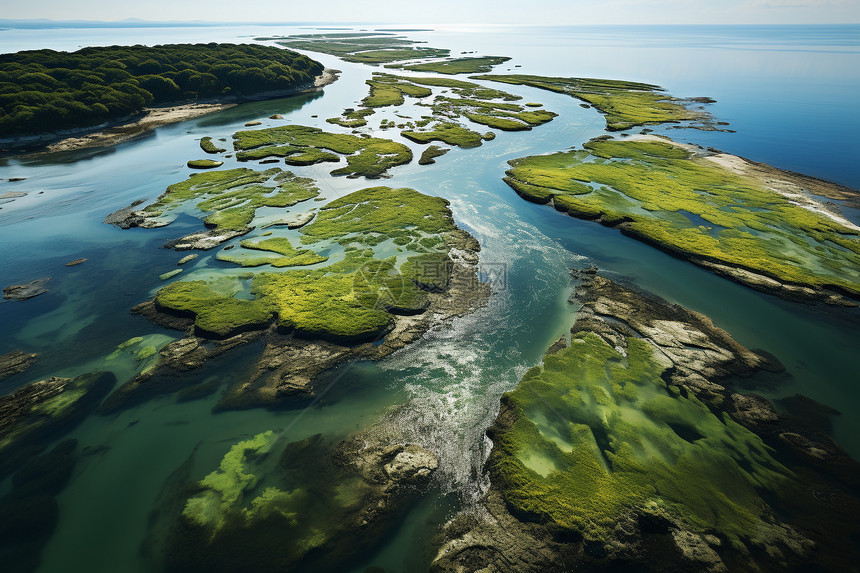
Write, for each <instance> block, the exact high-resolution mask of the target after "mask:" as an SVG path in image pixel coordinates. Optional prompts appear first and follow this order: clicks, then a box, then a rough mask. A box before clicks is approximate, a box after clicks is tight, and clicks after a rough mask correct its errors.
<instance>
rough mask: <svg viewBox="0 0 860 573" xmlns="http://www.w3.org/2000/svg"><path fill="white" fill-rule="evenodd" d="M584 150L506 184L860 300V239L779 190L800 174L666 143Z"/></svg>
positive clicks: (735, 264) (521, 172) (519, 169)
mask: <svg viewBox="0 0 860 573" xmlns="http://www.w3.org/2000/svg"><path fill="white" fill-rule="evenodd" d="M584 147H585V150H582V151H569V152H564V153H556V154H552V155H545V156H535V157H526V158H523V159H516V160H513V161H511V162H510V165H511V169H510V170H509V171H508V172H507V177H506V178H505V181H506V182H507V183H508V185H510V186H511V187H512V188H513V189H514V190H516V191H517V193H519V194H520V195H521V196H523V197H524V198H526V199H528V200H531V201H534V202H538V203H549V202H550V201H551V202H552V203H553V205H554V206H555V208H556V209H558V210H560V211H563V212H566V213H569V214H570V215H573V216H576V217H580V218H586V219H599V220H600V221H601V222H602V223H604V224H608V225H614V226H618V227H619V228H620V229H621V230H622V231H623V232H624V233H625V234H628V235H631V236H633V237H635V238H638V239H640V240H643V241H645V242H648V243H649V244H654V245H657V246H659V247H660V248H662V249H665V250H667V251H670V252H673V253H676V254H678V255H680V256H683V257H685V258H688V259H692V260H694V261H695V262H697V263H699V264H703V265H704V266H708V264H710V263H716V264H718V265H724V266H728V267H731V268H738V269H743V270H746V271H750V272H752V273H756V274H757V275H760V276H762V277H765V278H769V279H773V280H775V281H780V282H782V283H788V284H789V285H802V286H805V287H812V288H817V289H828V290H836V291H840V292H845V293H848V294H849V295H851V296H854V297H857V296H860V276H858V273H857V271H856V269H857V268H860V229H857V227H855V226H849V225H850V223H847V222H846V221H844V220H840V219H838V218H835V217H832V216H829V215H828V214H826V213H823V212H822V211H820V210H816V209H815V208H814V205H813V204H812V203H808V204H800V203H799V201H800V198H799V197H802V193H800V192H799V191H798V192H796V193H795V194H790V193H780V192H778V191H776V190H774V186H776V185H778V184H779V182H780V180H781V178H789V179H790V178H791V177H792V175H791V174H787V173H785V172H779V171H778V170H774V169H773V168H769V169H770V170H769V171H767V170H765V171H760V172H752V171H748V172H747V171H744V170H745V169H747V170H749V169H752V168H753V167H755V169H758V170H762V169H764V168H763V167H762V166H759V165H757V166H751V164H748V163H746V162H743V160H740V159H739V158H735V157H733V156H716V157H709V156H706V155H703V154H701V153H698V154H697V153H694V152H693V151H691V150H689V149H686V148H683V147H681V146H678V145H676V144H673V142H671V141H669V140H660V139H656V138H651V139H640V140H635V141H631V140H626V141H614V140H592V141H591V142H588V143H586V144H585V146H584ZM726 161H729V162H730V163H729V165H728V166H726V164H725V162H726ZM732 166H734V167H732ZM765 167H766V166H765ZM735 278H737V280H741V281H742V282H744V280H745V279H744V278H743V276H736V277H735Z"/></svg>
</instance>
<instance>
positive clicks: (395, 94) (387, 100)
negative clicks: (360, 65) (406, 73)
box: [361, 73, 433, 108]
mask: <svg viewBox="0 0 860 573" xmlns="http://www.w3.org/2000/svg"><path fill="white" fill-rule="evenodd" d="M366 83H367V85H368V86H370V94H369V95H368V96H367V97H366V98H364V99H363V100H362V102H361V104H362V105H363V106H365V107H369V108H374V107H386V106H390V105H394V106H398V105H403V102H404V96H410V97H415V98H423V97H427V96H429V95H432V94H433V91H432V90H430V89H428V88H426V87H424V86H419V85H415V84H414V83H412V82H410V81H406V79H405V78H399V77H397V76H392V75H388V74H379V73H376V74H374V76H373V79H371V80H367V82H366Z"/></svg>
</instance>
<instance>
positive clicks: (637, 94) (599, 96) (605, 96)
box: [471, 74, 713, 131]
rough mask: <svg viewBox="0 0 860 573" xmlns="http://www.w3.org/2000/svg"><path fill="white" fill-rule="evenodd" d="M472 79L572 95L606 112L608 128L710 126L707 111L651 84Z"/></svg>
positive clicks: (513, 76) (511, 77)
mask: <svg viewBox="0 0 860 573" xmlns="http://www.w3.org/2000/svg"><path fill="white" fill-rule="evenodd" d="M471 79H482V80H491V81H496V82H501V83H506V84H513V85H525V86H531V87H535V88H539V89H544V90H549V91H553V92H557V93H563V94H567V95H569V96H571V97H575V98H577V99H580V100H582V101H584V102H587V103H588V104H590V105H592V106H594V107H595V108H596V109H598V110H600V111H601V112H602V113H603V114H604V115H605V116H606V129H607V130H609V131H620V130H624V129H629V128H631V127H635V126H637V125H654V124H660V123H667V122H673V123H674V122H681V121H689V122H699V124H698V125H690V127H696V128H700V129H713V127H712V118H711V116H710V115H709V114H708V113H706V112H703V111H697V110H692V109H689V108H688V107H687V104H688V103H689V100H682V99H678V98H675V97H672V96H670V95H668V94H666V93H664V92H663V90H662V88H660V86H656V85H652V84H644V83H639V82H626V81H620V80H603V79H593V78H556V77H545V76H529V75H519V74H508V75H483V76H473V77H472V78H471Z"/></svg>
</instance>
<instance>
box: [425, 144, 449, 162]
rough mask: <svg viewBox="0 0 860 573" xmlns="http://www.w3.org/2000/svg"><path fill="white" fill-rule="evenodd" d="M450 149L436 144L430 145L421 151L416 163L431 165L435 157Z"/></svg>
mask: <svg viewBox="0 0 860 573" xmlns="http://www.w3.org/2000/svg"><path fill="white" fill-rule="evenodd" d="M449 151H450V149H446V148H444V147H439V146H438V145H430V146H428V147H427V148H426V149H425V150H424V151H422V152H421V157H420V158H419V159H418V165H432V164H433V163H436V158H437V157H441V156H443V155H445V154H446V153H448V152H449Z"/></svg>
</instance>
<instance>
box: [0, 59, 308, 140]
mask: <svg viewBox="0 0 860 573" xmlns="http://www.w3.org/2000/svg"><path fill="white" fill-rule="evenodd" d="M322 71H323V65H322V64H321V63H319V62H317V61H315V60H312V59H310V58H308V57H307V56H303V55H300V54H297V53H295V52H291V51H289V50H284V49H280V48H274V47H267V46H256V45H249V44H239V45H237V44H214V43H212V44H167V45H163V46H154V47H146V46H109V47H99V48H84V49H82V50H78V51H76V52H57V51H54V50H30V51H24V52H17V53H14V54H0V138H7V137H15V136H20V135H38V134H43V133H49V132H53V131H57V130H61V129H74V128H85V127H90V126H94V125H98V124H101V123H104V122H111V121H118V120H121V119H122V118H125V117H128V116H131V115H134V114H136V113H139V112H140V111H141V110H143V108H144V107H146V106H150V105H165V104H171V103H179V102H193V101H197V100H219V99H220V100H228V99H229V100H232V99H234V98H239V99H242V98H250V97H254V96H255V95H259V94H264V93H268V92H273V93H274V92H287V91H290V90H293V89H297V88H300V87H303V86H306V85H310V84H311V83H312V82H313V80H314V77H315V76H317V75H319V74H320V73H322Z"/></svg>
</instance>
